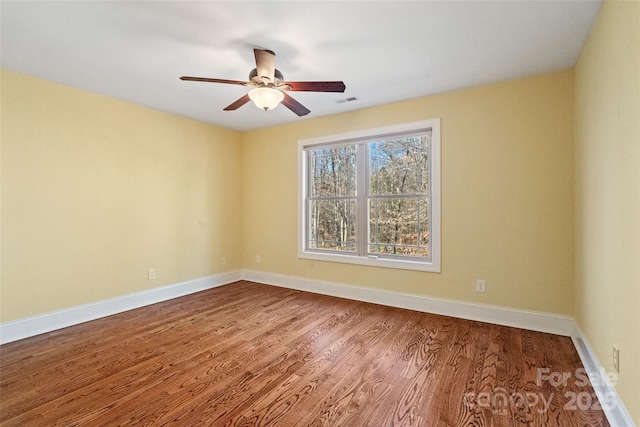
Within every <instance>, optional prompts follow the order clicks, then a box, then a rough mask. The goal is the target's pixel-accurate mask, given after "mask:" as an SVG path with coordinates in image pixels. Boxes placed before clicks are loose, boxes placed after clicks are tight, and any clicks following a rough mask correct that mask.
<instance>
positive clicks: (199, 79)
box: [180, 76, 249, 86]
mask: <svg viewBox="0 0 640 427" xmlns="http://www.w3.org/2000/svg"><path fill="white" fill-rule="evenodd" d="M180 80H188V81H191V82H208V83H225V84H230V85H242V86H246V85H247V84H248V83H249V82H242V81H240V80H226V79H210V78H208V77H189V76H182V77H180Z"/></svg>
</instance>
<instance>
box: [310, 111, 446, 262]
mask: <svg viewBox="0 0 640 427" xmlns="http://www.w3.org/2000/svg"><path fill="white" fill-rule="evenodd" d="M427 130H431V146H430V164H429V167H430V183H429V184H430V186H429V190H430V197H429V203H430V208H431V212H430V213H431V215H430V216H429V222H430V228H429V239H430V244H431V248H430V249H431V253H430V255H431V257H430V258H431V259H430V260H425V259H424V258H417V257H416V258H415V259H412V258H411V257H398V258H387V257H378V256H371V255H359V254H357V253H356V254H354V253H349V252H341V251H335V252H332V251H322V250H308V249H307V240H308V239H307V233H308V228H307V221H308V216H309V213H308V212H307V209H308V207H307V191H308V188H309V185H308V182H309V179H310V172H309V170H308V164H307V150H308V149H310V148H313V147H314V146H327V145H336V146H337V145H348V144H358V143H363V142H374V141H375V140H378V141H379V140H381V139H383V138H393V137H398V136H401V135H403V134H406V135H407V136H408V135H411V134H416V133H420V132H425V131H427ZM368 163H369V159H366V160H365V161H361V162H357V177H358V178H357V179H358V180H361V181H363V182H361V183H360V184H362V185H363V187H361V188H366V186H367V183H366V179H367V177H368V176H369V173H370V171H369V170H368V169H369V166H368ZM440 186H441V185H440V119H439V118H434V119H427V120H420V121H416V122H410V123H403V124H399V125H391V126H384V127H379V128H373V129H364V130H358V131H353V132H346V133H340V134H335V135H327V136H321V137H317V138H309V139H303V140H299V141H298V243H297V250H298V258H301V259H310V260H317V261H328V262H339V263H347V264H358V265H366V266H375V267H385V268H398V269H405V270H418V271H428V272H435V273H439V272H440V260H441V248H440V233H441V230H440V228H441V224H440ZM368 193H369V192H368V191H366V192H365V194H362V195H361V194H357V198H358V199H359V200H361V201H362V203H368V200H369V197H368V196H369V194H368ZM360 212H361V214H359V215H358V217H357V222H358V223H360V222H362V221H364V223H365V224H369V218H368V217H367V216H366V214H367V213H368V210H367V209H361V210H360ZM368 227H369V226H368V225H366V226H364V227H358V230H368ZM358 232H359V231H357V232H356V233H358ZM367 234H368V232H367V231H365V235H364V236H360V235H358V234H357V236H356V239H357V241H362V240H363V239H364V240H366V241H367V245H368V236H367Z"/></svg>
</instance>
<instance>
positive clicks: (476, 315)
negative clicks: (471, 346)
mask: <svg viewBox="0 0 640 427" xmlns="http://www.w3.org/2000/svg"><path fill="white" fill-rule="evenodd" d="M242 278H243V279H245V280H251V281H254V282H259V283H264V284H269V285H275V286H281V287H286V288H291V289H297V290H300V291H308V292H314V293H317V294H323V295H330V296H335V297H340V298H348V299H353V300H357V301H364V302H371V303H375V304H381V305H388V306H392V307H398V308H406V309H410V310H416V311H422V312H425V313H433V314H440V315H443V316H451V317H458V318H461V319H467V320H475V321H479V322H487V323H493V324H497V325H503V326H513V327H516V328H522V329H530V330H534V331H540V332H547V333H551V334H557V335H564V336H572V334H573V332H574V330H575V323H574V321H573V319H572V318H571V317H569V316H563V315H559V314H552V313H545V312H537V311H528V310H519V309H514V308H507V307H500V306H495V305H487V304H475V303H469V302H462V301H455V300H448V299H442V298H432V297H427V296H423V295H416V294H407V293H402V292H392V291H387V290H381V289H374V288H366V287H359V286H352V285H347V284H342V283H332V282H324V281H320V280H310V279H303V278H298V277H291V276H283V275H279V274H272V273H264V272H259V271H253V270H244V271H243V273H242Z"/></svg>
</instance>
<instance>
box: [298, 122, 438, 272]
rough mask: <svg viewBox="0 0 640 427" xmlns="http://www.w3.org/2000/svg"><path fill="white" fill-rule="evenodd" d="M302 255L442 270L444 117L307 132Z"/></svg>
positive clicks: (302, 147) (302, 153)
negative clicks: (333, 131) (324, 132)
mask: <svg viewBox="0 0 640 427" xmlns="http://www.w3.org/2000/svg"><path fill="white" fill-rule="evenodd" d="M298 154H299V174H300V177H299V183H300V189H299V190H300V191H299V194H300V198H299V215H298V217H299V236H300V239H299V243H298V244H299V250H298V256H299V257H300V258H309V259H317V260H323V261H334V262H346V263H354V264H364V265H375V266H380V267H391V268H405V269H412V270H424V271H435V272H439V271H440V120H439V119H432V120H425V121H420V122H415V123H408V124H404V125H398V126H389V127H384V128H378V129H370V130H366V131H358V132H351V133H346V134H340V135H333V136H328V137H321V138H314V139H307V140H303V141H300V142H299V144H298Z"/></svg>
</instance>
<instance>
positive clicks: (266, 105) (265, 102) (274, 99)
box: [249, 87, 284, 111]
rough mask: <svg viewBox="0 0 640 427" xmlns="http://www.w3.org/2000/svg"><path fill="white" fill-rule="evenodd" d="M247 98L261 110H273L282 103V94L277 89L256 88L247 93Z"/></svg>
mask: <svg viewBox="0 0 640 427" xmlns="http://www.w3.org/2000/svg"><path fill="white" fill-rule="evenodd" d="M249 98H250V99H251V100H252V101H253V103H254V104H255V106H256V107H258V108H259V109H261V110H264V111H269V110H273V109H274V108H276V107H277V106H278V104H280V103H281V102H282V100H283V99H284V94H283V93H282V92H281V91H279V90H278V89H272V88H268V87H257V88H255V89H251V90H250V91H249Z"/></svg>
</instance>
